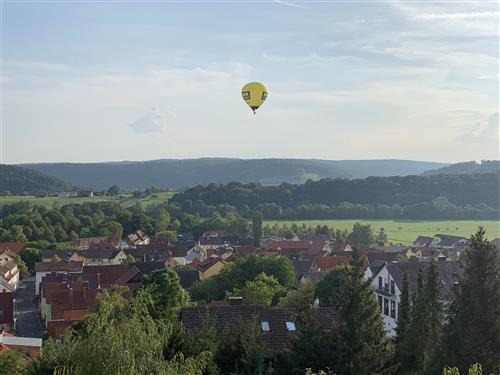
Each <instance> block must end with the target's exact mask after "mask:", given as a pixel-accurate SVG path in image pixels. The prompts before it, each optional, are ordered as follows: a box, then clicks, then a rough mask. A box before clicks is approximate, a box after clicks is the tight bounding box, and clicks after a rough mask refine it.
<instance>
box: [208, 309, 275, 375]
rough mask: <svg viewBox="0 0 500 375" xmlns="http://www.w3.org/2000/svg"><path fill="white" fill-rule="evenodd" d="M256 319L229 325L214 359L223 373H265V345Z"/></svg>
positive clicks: (250, 374)
mask: <svg viewBox="0 0 500 375" xmlns="http://www.w3.org/2000/svg"><path fill="white" fill-rule="evenodd" d="M260 335H261V333H260V327H259V323H258V321H257V320H256V319H253V320H251V321H249V322H248V321H242V320H240V321H238V322H237V324H235V325H231V326H228V327H227V328H226V329H225V330H224V332H223V333H222V335H221V337H220V339H219V346H218V348H217V352H216V353H215V355H214V361H215V363H217V366H218V367H219V368H220V370H221V372H222V373H223V374H240V375H262V374H264V370H265V366H264V354H265V346H264V345H263V344H262V341H261V340H259V338H260Z"/></svg>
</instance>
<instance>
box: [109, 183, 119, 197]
mask: <svg viewBox="0 0 500 375" xmlns="http://www.w3.org/2000/svg"><path fill="white" fill-rule="evenodd" d="M118 194H120V188H119V187H118V186H116V185H112V186H110V187H109V189H108V195H111V196H115V195H118Z"/></svg>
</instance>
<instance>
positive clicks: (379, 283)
mask: <svg viewBox="0 0 500 375" xmlns="http://www.w3.org/2000/svg"><path fill="white" fill-rule="evenodd" d="M378 287H379V288H381V289H382V276H379V277H378Z"/></svg>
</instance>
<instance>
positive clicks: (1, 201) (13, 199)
mask: <svg viewBox="0 0 500 375" xmlns="http://www.w3.org/2000/svg"><path fill="white" fill-rule="evenodd" d="M112 200H115V198H112V197H106V196H104V197H77V198H66V197H35V196H32V195H13V196H10V197H0V205H6V204H13V203H17V202H29V203H31V204H33V205H39V206H45V207H52V206H53V205H54V204H57V205H59V206H64V205H67V204H83V203H87V202H108V201H112Z"/></svg>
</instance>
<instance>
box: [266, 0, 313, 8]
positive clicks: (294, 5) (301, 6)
mask: <svg viewBox="0 0 500 375" xmlns="http://www.w3.org/2000/svg"><path fill="white" fill-rule="evenodd" d="M273 3H275V4H280V5H284V6H287V7H290V8H297V9H308V8H307V7H305V6H303V5H299V4H295V3H291V2H289V1H284V0H274V1H273Z"/></svg>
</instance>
